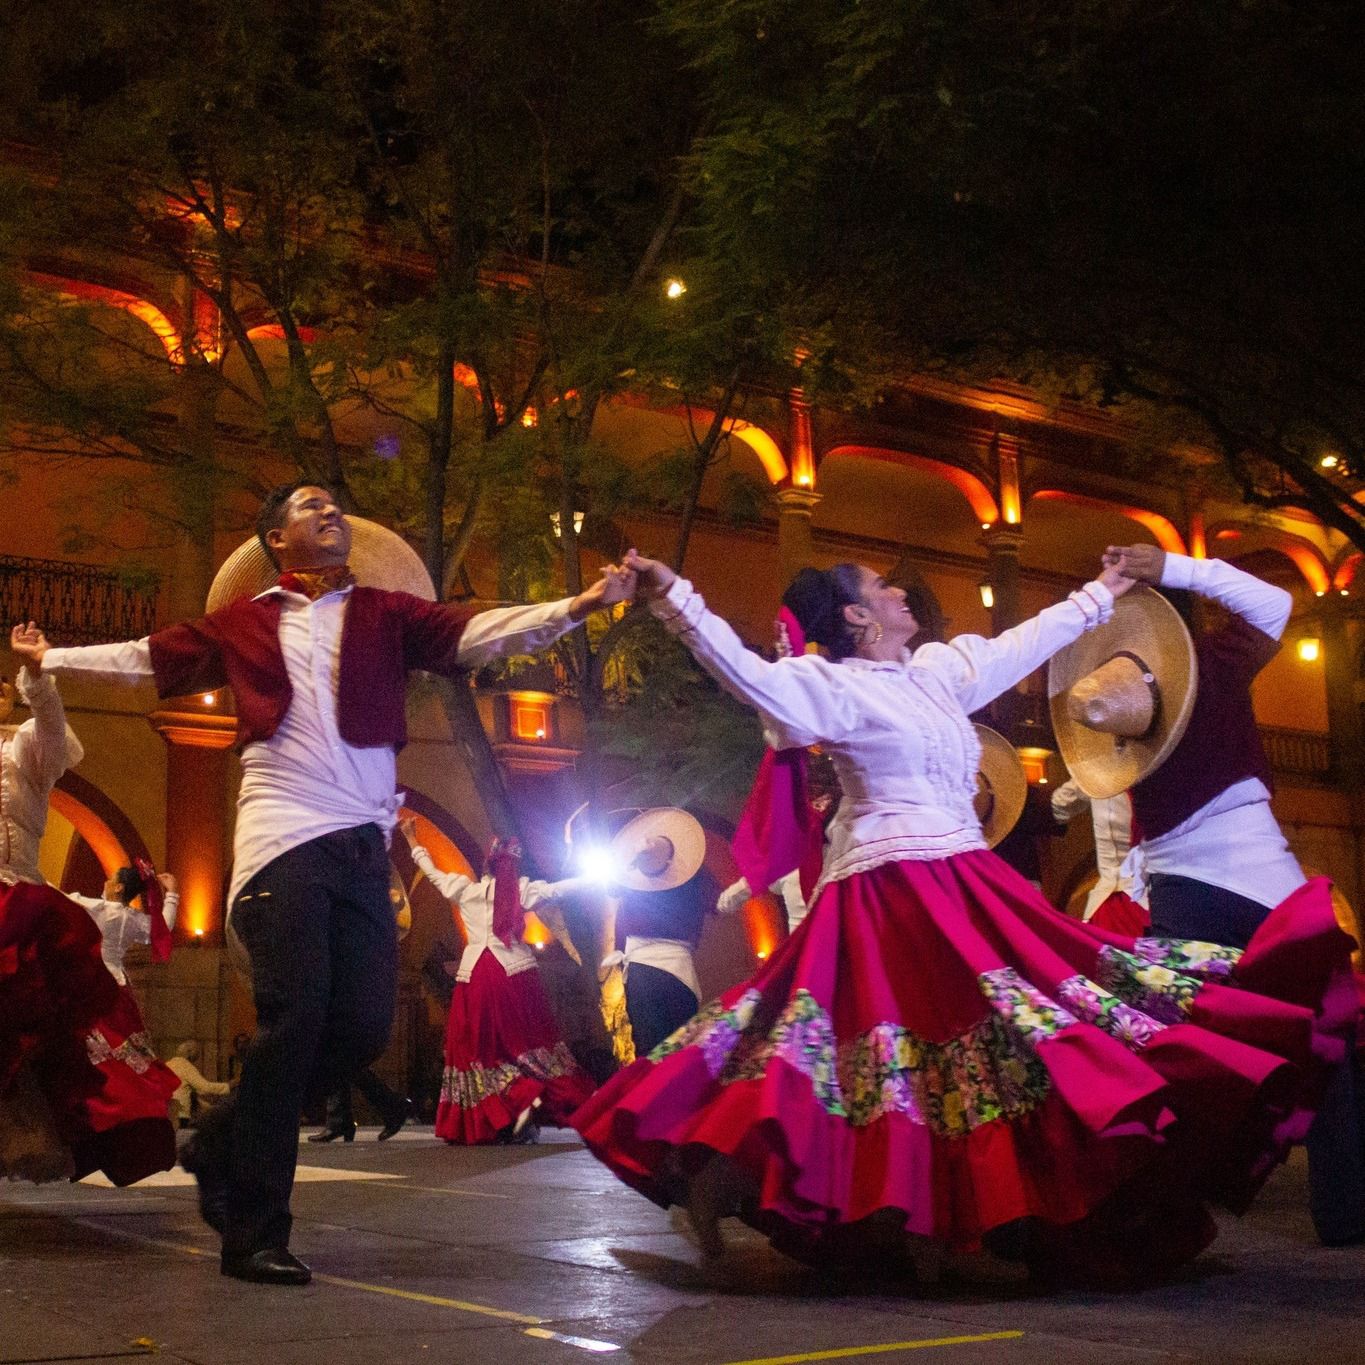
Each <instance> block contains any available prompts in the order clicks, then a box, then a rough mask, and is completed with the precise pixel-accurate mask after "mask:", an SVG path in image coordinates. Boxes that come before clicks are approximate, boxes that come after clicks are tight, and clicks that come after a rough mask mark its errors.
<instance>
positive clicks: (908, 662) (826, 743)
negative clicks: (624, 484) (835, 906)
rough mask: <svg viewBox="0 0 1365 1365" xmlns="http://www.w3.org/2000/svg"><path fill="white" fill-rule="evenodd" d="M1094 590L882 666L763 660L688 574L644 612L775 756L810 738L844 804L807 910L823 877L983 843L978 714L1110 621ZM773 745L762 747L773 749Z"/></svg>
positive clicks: (1099, 588)
mask: <svg viewBox="0 0 1365 1365" xmlns="http://www.w3.org/2000/svg"><path fill="white" fill-rule="evenodd" d="M1113 607H1114V599H1113V596H1112V595H1111V594H1110V592H1109V590H1108V588H1106V587H1105V586H1104V585H1103V584H1101V583H1090V584H1087V585H1086V587H1085V588H1083V589H1081V590H1080V591H1079V592H1075V593H1072V594H1071V596H1070V597H1069V598H1068V599H1067V600H1066V601H1064V602H1059V603H1057V604H1056V605H1055V606H1052V607H1048V608H1047V609H1046V610H1045V611H1042V612H1040V613H1039V614H1038V615H1037V616H1035V617H1033V618H1032V619H1031V620H1029V621H1025V622H1024V623H1023V624H1022V625H1018V626H1016V627H1014V629H1012V630H1007V631H1005V632H1004V633H1003V634H1001V635H998V636H996V637H995V638H994V639H991V640H988V639H984V638H983V637H981V636H979V635H959V636H958V637H957V638H956V639H954V640H952V641H951V642H949V643H947V644H928V645H924V646H923V647H922V648H920V649H918V650H916V651H915V653H914V654H913V656H912V655H909V654H906V655H904V656H903V657H902V658H900V659H899V660H894V661H889V662H885V663H881V662H872V661H869V660H865V659H844V660H842V661H841V662H839V663H833V662H831V661H830V660H828V659H825V658H822V657H820V656H819V655H816V654H804V655H801V656H798V657H794V658H789V659H778V660H777V661H775V662H772V663H769V662H767V661H766V660H764V659H762V658H760V657H759V656H758V655H757V654H754V653H753V652H751V651H750V650H748V649H746V648H745V647H744V645H743V643H742V642H741V641H740V639H739V637H738V636H737V635H736V634H735V632H734V631H733V630H731V629H730V627H729V626H728V625H727V624H726V623H725V622H724V621H723V620H721V619H720V617H718V616H716V615H715V614H714V613H712V612H710V611H708V610H707V609H706V604H705V603H704V602H703V601H702V599H701V597H700V596H699V595H698V594H697V593H696V592H695V591H694V590H693V588H692V585H691V584H690V583H688V582H686V581H685V580H684V579H677V580H675V581H674V583H673V584H672V586H671V587H670V588H669V590H668V591H667V592H666V593H665V594H663V595H662V596H660V597H658V598H656V599H655V600H654V601H653V602H652V603H651V610H652V611H653V612H654V613H655V615H657V616H658V617H659V618H660V619H661V620H663V621H664V622H665V624H666V625H667V628H668V629H669V630H670V631H671V632H672V633H673V634H675V635H677V636H678V637H679V639H680V640H681V641H682V642H683V643H684V644H685V645H686V646H687V648H688V649H689V650H691V652H692V654H693V655H694V656H695V657H696V659H697V661H698V662H699V663H700V664H701V665H702V667H703V668H705V669H706V670H707V672H709V673H711V674H712V675H713V676H714V677H715V678H716V679H717V681H718V682H719V683H720V684H721V686H723V687H724V688H725V689H726V690H727V691H729V692H731V693H732V694H733V695H734V696H736V697H738V698H739V699H740V700H741V701H745V702H747V703H748V704H749V705H751V706H753V707H755V708H756V709H757V711H758V713H759V715H760V717H761V718H762V720H763V723H764V726H765V727H766V728H767V730H768V732H769V735H770V736H771V738H772V739H774V740H775V741H776V744H775V747H777V748H795V747H798V746H799V747H801V748H805V747H808V746H809V745H812V744H819V745H821V746H822V748H823V749H824V751H825V752H826V753H827V754H829V756H830V758H831V760H832V761H833V763H834V767H835V770H836V772H837V773H838V777H839V783H840V786H841V789H842V792H843V798H842V800H841V801H840V803H839V809H838V811H837V812H836V813H835V816H834V819H833V821H832V822H831V823H830V826H829V829H828V830H827V832H826V843H825V860H824V866H823V869H822V871H821V876H820V883H819V885H818V886H817V887H816V888H815V891H814V893H813V894H812V896H811V902H812V903H814V900H815V898H816V896H818V895H819V893H820V890H821V888H822V887H823V886H824V885H825V884H826V883H828V882H831V881H836V880H839V879H841V878H844V877H848V876H850V875H852V874H853V873H855V872H861V871H866V870H868V869H871V868H874V867H878V866H880V865H881V864H883V863H887V862H893V861H900V860H903V859H933V858H946V857H949V856H951V855H952V854H955V853H965V852H967V851H969V850H973V849H984V848H985V847H986V841H985V838H984V837H983V836H982V833H981V822H980V821H979V820H978V819H977V817H976V812H975V811H974V810H973V808H972V801H973V797H974V796H975V795H976V773H977V767H978V765H979V763H980V757H981V743H980V741H979V740H978V739H977V737H976V732H975V730H974V729H973V728H972V724H971V722H970V721H969V720H968V719H967V714H968V712H970V711H975V710H977V709H978V708H979V707H982V706H984V705H985V704H986V703H987V702H989V701H991V700H992V699H993V698H995V697H997V696H999V695H1000V694H1001V693H1002V692H1004V691H1006V690H1007V689H1009V688H1011V687H1013V686H1014V685H1015V684H1016V683H1018V682H1019V681H1020V680H1021V679H1023V678H1025V677H1027V676H1028V675H1029V674H1030V673H1032V672H1033V671H1034V669H1036V668H1038V667H1040V666H1041V665H1042V664H1043V663H1045V662H1046V661H1047V660H1048V659H1049V658H1050V657H1051V656H1052V655H1053V654H1055V653H1056V652H1057V651H1058V650H1059V649H1061V648H1063V647H1064V646H1065V645H1068V644H1070V643H1071V641H1072V640H1075V639H1077V638H1078V637H1079V636H1080V635H1081V634H1082V633H1083V632H1085V631H1086V630H1090V629H1093V628H1094V627H1095V626H1097V625H1099V624H1100V623H1101V622H1102V621H1105V620H1107V619H1108V618H1109V617H1110V616H1111V615H1112V613H1113ZM770 742H771V741H770Z"/></svg>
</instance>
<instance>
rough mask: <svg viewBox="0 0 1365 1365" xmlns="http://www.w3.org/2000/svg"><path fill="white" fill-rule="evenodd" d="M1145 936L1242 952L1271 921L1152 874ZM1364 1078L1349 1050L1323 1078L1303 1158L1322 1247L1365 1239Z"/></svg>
mask: <svg viewBox="0 0 1365 1365" xmlns="http://www.w3.org/2000/svg"><path fill="white" fill-rule="evenodd" d="M1150 898H1151V906H1152V932H1153V933H1154V934H1158V935H1161V936H1163V937H1167V938H1194V939H1202V940H1203V941H1204V942H1206V943H1223V944H1226V945H1228V946H1229V947H1233V948H1245V947H1246V946H1247V944H1248V943H1250V942H1251V936H1252V935H1253V934H1254V933H1255V932H1256V930H1257V929H1258V928H1260V926H1261V923H1262V921H1263V920H1264V919H1265V917H1266V916H1267V915H1268V914H1270V911H1269V910H1267V909H1266V907H1265V906H1264V905H1259V904H1258V903H1257V902H1256V901H1253V900H1248V899H1247V898H1246V897H1245V896H1239V895H1238V894H1237V893H1236V892H1235V891H1226V890H1224V889H1223V888H1222V887H1218V886H1210V885H1208V884H1207V883H1205V882H1198V881H1195V880H1194V879H1193V878H1191V877H1173V876H1170V875H1167V874H1164V873H1156V874H1155V875H1154V876H1153V877H1152V879H1151V883H1150ZM1363 1106H1365V1074H1362V1068H1361V1065H1360V1062H1359V1060H1358V1058H1357V1057H1356V1053H1355V1049H1354V1047H1353V1048H1352V1049H1351V1051H1350V1053H1349V1054H1348V1056H1347V1059H1346V1061H1345V1062H1343V1063H1342V1064H1341V1066H1339V1067H1337V1069H1336V1070H1335V1071H1334V1072H1332V1074H1331V1076H1330V1077H1329V1078H1328V1082H1327V1089H1326V1091H1325V1093H1324V1094H1323V1097H1322V1103H1321V1105H1319V1107H1318V1112H1317V1117H1316V1118H1315V1119H1314V1120H1313V1126H1312V1127H1311V1128H1310V1129H1309V1130H1308V1140H1307V1142H1306V1143H1305V1144H1304V1145H1305V1147H1306V1148H1307V1151H1308V1207H1309V1211H1310V1213H1311V1214H1312V1216H1313V1226H1314V1227H1315V1228H1316V1229H1317V1233H1318V1236H1319V1237H1320V1238H1321V1239H1322V1241H1324V1242H1326V1243H1328V1244H1329V1245H1331V1244H1338V1243H1343V1242H1355V1241H1360V1240H1362V1239H1365V1107H1363Z"/></svg>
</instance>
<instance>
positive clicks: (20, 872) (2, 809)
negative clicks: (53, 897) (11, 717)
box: [0, 668, 84, 886]
mask: <svg viewBox="0 0 1365 1365" xmlns="http://www.w3.org/2000/svg"><path fill="white" fill-rule="evenodd" d="M16 684H17V687H18V690H19V696H20V699H21V700H22V701H23V702H24V703H25V704H26V705H27V706H28V707H29V709H30V710H32V712H33V715H32V716H31V717H30V718H29V719H28V720H26V721H25V722H24V723H23V724H22V725H0V882H5V883H7V884H9V885H11V886H13V885H14V884H15V883H16V882H33V883H39V884H41V883H42V881H43V874H42V873H41V872H40V871H39V870H38V845H39V843H40V842H41V840H42V837H43V830H44V828H45V827H46V825H47V799H48V797H49V796H50V795H51V794H52V788H53V787H55V786H56V785H57V779H58V778H59V777H60V776H61V775H62V774H63V773H64V772H65V771H66V770H67V769H68V768H74V767H75V766H76V764H77V763H79V762H80V761H81V759H82V757H83V756H84V755H83V753H82V750H81V744H80V741H79V740H78V739H77V738H76V736H75V735H74V734H73V733H72V732H71V731H70V730H69V729H68V728H67V724H66V713H65V712H64V711H63V710H62V699H61V697H60V696H59V695H58V694H57V684H56V683H55V682H53V680H52V679H51V678H49V677H46V676H44V675H43V674H41V673H39V674H37V675H36V676H35V675H34V674H33V673H32V672H30V671H29V670H28V669H27V668H24V669H21V670H20V672H19V677H18V679H17V680H16Z"/></svg>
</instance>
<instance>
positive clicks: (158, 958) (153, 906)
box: [133, 858, 171, 962]
mask: <svg viewBox="0 0 1365 1365" xmlns="http://www.w3.org/2000/svg"><path fill="white" fill-rule="evenodd" d="M133 867H134V868H135V869H136V870H137V875H138V876H139V877H141V878H142V908H143V909H144V910H146V912H147V918H148V919H149V920H151V926H150V928H151V934H152V961H153V962H165V961H167V960H168V959H169V958H170V955H171V931H170V930H169V929H168V928H167V927H166V916H165V915H164V914H163V913H162V907H163V905H164V903H165V902H164V901H163V899H162V895H161V883H160V882H159V881H157V879H156V868H154V867H153V866H152V865H151V863H149V862H148V861H147V859H146V858H134V859H133Z"/></svg>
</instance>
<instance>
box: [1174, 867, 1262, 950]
mask: <svg viewBox="0 0 1365 1365" xmlns="http://www.w3.org/2000/svg"><path fill="white" fill-rule="evenodd" d="M1148 896H1149V899H1150V902H1151V907H1152V928H1151V933H1152V936H1153V937H1156V938H1184V939H1194V940H1196V941H1197V942H1201V943H1221V944H1223V945H1224V946H1225V947H1228V948H1245V947H1246V946H1247V944H1248V943H1250V942H1251V936H1252V935H1253V934H1254V933H1255V932H1256V930H1257V929H1259V928H1260V927H1261V923H1262V922H1263V921H1264V919H1265V917H1266V916H1267V915H1268V914H1270V909H1269V907H1267V906H1264V905H1262V904H1260V902H1258V901H1254V900H1251V899H1250V898H1248V897H1246V896H1241V895H1238V893H1237V892H1235V891H1228V890H1226V889H1225V888H1224V887H1221V886H1213V885H1211V884H1210V883H1208V882H1200V881H1196V880H1195V879H1194V878H1193V877H1178V876H1172V875H1171V874H1169V873H1165V872H1157V873H1154V874H1153V875H1152V878H1151V881H1150V883H1149V885H1148Z"/></svg>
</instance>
